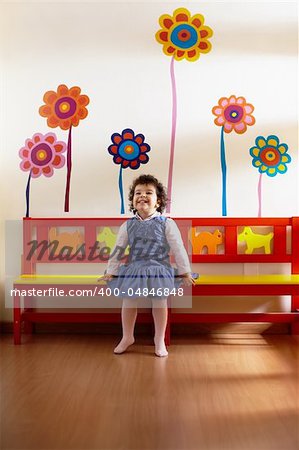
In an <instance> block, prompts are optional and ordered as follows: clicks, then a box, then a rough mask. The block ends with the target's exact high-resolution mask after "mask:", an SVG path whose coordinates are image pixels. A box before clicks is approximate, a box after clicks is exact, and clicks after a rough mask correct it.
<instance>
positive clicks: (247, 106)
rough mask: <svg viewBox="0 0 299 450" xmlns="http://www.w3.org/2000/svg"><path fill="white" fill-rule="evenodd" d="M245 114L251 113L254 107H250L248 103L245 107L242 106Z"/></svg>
mask: <svg viewBox="0 0 299 450" xmlns="http://www.w3.org/2000/svg"><path fill="white" fill-rule="evenodd" d="M243 108H244V110H245V112H246V114H250V113H252V112H253V110H254V107H253V106H252V105H250V103H247V104H246V105H244V106H243Z"/></svg>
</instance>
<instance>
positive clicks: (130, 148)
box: [124, 145, 134, 155]
mask: <svg viewBox="0 0 299 450" xmlns="http://www.w3.org/2000/svg"><path fill="white" fill-rule="evenodd" d="M133 151H134V148H133V147H132V145H127V146H126V147H124V152H125V153H128V154H129V155H130V154H131V153H133Z"/></svg>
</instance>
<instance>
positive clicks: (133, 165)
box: [130, 159, 140, 169]
mask: <svg viewBox="0 0 299 450" xmlns="http://www.w3.org/2000/svg"><path fill="white" fill-rule="evenodd" d="M139 166H140V162H139V161H138V160H137V159H134V160H133V161H130V167H131V169H138V168H139Z"/></svg>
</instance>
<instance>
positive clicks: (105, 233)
mask: <svg viewBox="0 0 299 450" xmlns="http://www.w3.org/2000/svg"><path fill="white" fill-rule="evenodd" d="M116 238H117V234H116V233H114V232H113V231H112V230H111V228H109V227H104V228H103V229H102V231H100V233H99V234H98V235H97V241H98V242H104V243H105V246H106V247H109V248H110V249H111V251H112V250H113V249H114V247H115V243H116ZM129 253H130V248H129V246H128V247H127V248H126V250H125V255H128V254H129Z"/></svg>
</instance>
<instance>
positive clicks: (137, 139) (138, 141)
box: [134, 133, 144, 145]
mask: <svg viewBox="0 0 299 450" xmlns="http://www.w3.org/2000/svg"><path fill="white" fill-rule="evenodd" d="M134 141H135V142H136V144H138V145H140V144H142V143H143V142H144V136H143V134H141V133H140V134H137V135H136V136H135V139H134Z"/></svg>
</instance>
